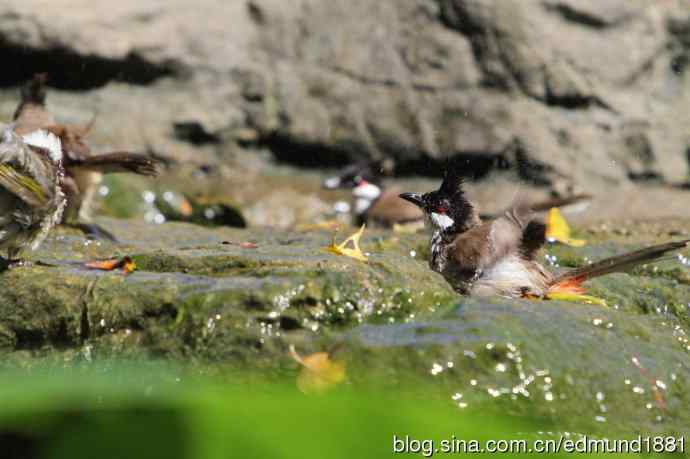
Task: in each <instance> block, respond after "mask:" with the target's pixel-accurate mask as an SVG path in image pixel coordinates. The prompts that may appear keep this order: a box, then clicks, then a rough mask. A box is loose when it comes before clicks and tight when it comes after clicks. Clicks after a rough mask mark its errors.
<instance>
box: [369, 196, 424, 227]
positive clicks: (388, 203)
mask: <svg viewBox="0 0 690 459" xmlns="http://www.w3.org/2000/svg"><path fill="white" fill-rule="evenodd" d="M366 216H367V220H374V221H376V222H378V223H380V224H382V225H386V226H393V224H395V223H407V222H413V221H418V220H422V219H423V218H424V214H423V213H422V211H421V210H420V209H419V207H417V206H415V205H414V204H412V203H409V202H407V201H405V200H404V199H402V198H400V197H399V196H398V193H397V192H396V191H393V190H386V191H384V192H383V194H382V195H381V197H380V198H379V199H377V200H376V202H374V203H373V204H372V205H371V207H370V208H369V210H367V213H366Z"/></svg>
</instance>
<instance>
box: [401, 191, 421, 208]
mask: <svg viewBox="0 0 690 459" xmlns="http://www.w3.org/2000/svg"><path fill="white" fill-rule="evenodd" d="M399 196H400V197H401V198H402V199H404V200H405V201H409V202H411V203H412V204H414V205H415V206H417V207H424V200H423V199H422V195H421V194H418V193H402V194H401V195H399Z"/></svg>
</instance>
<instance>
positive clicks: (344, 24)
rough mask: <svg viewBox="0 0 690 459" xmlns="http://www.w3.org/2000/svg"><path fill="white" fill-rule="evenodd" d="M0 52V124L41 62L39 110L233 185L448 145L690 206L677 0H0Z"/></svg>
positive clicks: (413, 156)
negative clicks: (45, 78) (45, 88)
mask: <svg viewBox="0 0 690 459" xmlns="http://www.w3.org/2000/svg"><path fill="white" fill-rule="evenodd" d="M0 59H1V60H2V62H3V66H2V67H3V70H2V72H0V87H1V88H2V89H1V91H0V101H1V103H0V114H1V115H2V118H3V121H8V120H9V119H10V117H11V114H12V111H13V109H14V106H15V104H16V101H17V88H18V85H20V84H21V83H22V82H24V81H25V80H26V79H27V78H29V77H30V76H31V75H32V74H33V73H34V72H38V71H40V72H47V73H48V74H49V75H50V85H51V86H52V87H53V88H54V90H53V92H52V93H51V94H50V95H49V103H50V106H51V109H52V110H53V111H54V112H55V113H56V114H57V117H58V119H60V120H62V121H69V122H86V121H88V120H89V119H91V117H92V116H93V115H94V114H96V115H97V124H96V128H95V131H94V135H93V136H92V141H94V142H95V143H97V144H99V145H103V146H117V147H129V148H135V149H144V148H146V149H148V150H149V151H150V152H154V153H156V154H158V155H159V156H162V157H164V158H168V159H169V160H171V161H172V162H174V163H175V164H178V165H182V166H186V167H187V168H188V169H187V171H189V170H190V169H189V168H191V170H193V171H194V172H196V173H201V174H213V173H216V174H219V177H220V178H222V179H226V180H233V179H234V180H237V181H239V182H236V183H241V182H242V180H243V179H244V180H247V177H248V175H247V171H248V170H256V169H257V168H259V169H260V168H261V165H262V164H264V163H265V160H266V159H275V160H277V161H278V162H280V163H289V164H291V165H296V166H302V167H304V166H306V167H338V166H341V165H343V164H346V163H348V162H350V161H352V160H357V159H361V158H378V157H383V156H385V157H393V158H395V159H396V160H397V172H398V173H399V174H408V175H409V174H413V175H414V174H423V175H432V176H433V175H436V176H437V175H439V173H440V171H441V168H442V164H443V161H444V160H445V158H446V157H447V156H455V157H458V158H459V159H460V160H461V164H464V165H465V166H466V172H467V175H468V176H470V177H473V178H477V179H483V178H486V177H487V176H490V177H494V178H496V177H498V178H501V179H503V178H505V179H506V180H508V181H509V182H514V181H516V179H520V180H521V183H523V184H524V183H526V184H527V185H522V186H527V187H529V186H533V187H536V188H535V189H538V190H542V192H544V193H546V192H555V193H559V194H567V193H568V192H570V191H571V190H575V191H583V190H584V191H588V192H594V194H595V195H596V194H599V195H600V196H601V195H603V194H604V193H605V194H606V196H607V200H605V201H607V202H606V203H602V202H601V200H600V202H599V203H596V201H595V205H594V213H593V215H594V216H597V217H600V216H601V214H604V215H605V216H608V214H610V213H611V212H614V213H615V212H616V209H620V208H621V207H625V205H624V204H626V203H627V205H628V206H633V207H634V208H635V209H636V212H638V213H641V214H640V215H652V216H655V215H668V214H671V215H678V214H681V215H686V216H687V215H688V214H689V213H690V211H688V206H687V202H688V196H690V194H688V192H687V191H683V187H685V188H687V185H688V179H689V176H690V169H689V168H690V166H689V162H690V134H689V133H688V126H689V125H690V115H689V114H688V109H687V107H688V106H689V105H690V81H689V80H688V78H689V77H688V75H687V68H688V65H689V63H690V1H688V0H658V1H642V0H639V1H631V0H606V1H599V0H526V1H522V0H521V1H519V2H518V1H499V0H398V1H395V2H381V1H379V0H333V1H320V0H292V1H285V0H234V1H225V0H199V1H197V2H189V1H186V0H158V1H147V2H139V1H132V0H121V1H118V2H108V1H105V0H95V1H94V0H69V1H67V0H52V1H50V2H46V1H38V0H36V1H23V0H7V1H4V2H2V5H0ZM269 153H270V154H269ZM199 171H200V172H199ZM500 181H501V180H499V182H500ZM485 182H486V183H495V182H496V181H495V180H494V181H485ZM496 186H497V185H495V184H493V185H490V186H489V185H487V187H485V188H484V190H485V191H484V192H481V190H482V187H481V183H480V186H479V188H478V189H479V190H480V192H478V195H479V196H480V198H479V199H480V200H483V202H488V203H489V205H490V206H491V204H492V202H493V201H494V200H495V195H496V194H497V191H496V190H497V189H498V190H501V189H502V188H496ZM511 186H512V188H513V189H514V188H515V185H511ZM240 188H242V186H240ZM283 189H284V191H285V192H287V193H291V194H292V198H293V200H294V199H297V201H298V202H300V203H301V204H302V207H308V206H312V207H314V208H318V209H319V210H320V211H321V210H323V206H321V205H320V204H322V203H319V202H317V201H318V199H313V197H310V196H305V195H300V196H298V197H297V198H295V195H296V194H299V193H298V192H295V191H294V190H289V187H284V188H283ZM263 197H264V199H263V201H264V202H267V201H266V200H267V199H269V198H268V197H266V196H263ZM234 198H235V199H236V200H239V201H240V202H242V201H246V202H255V201H257V200H258V198H259V197H258V196H247V195H246V193H245V194H242V193H240V194H239V195H237V193H236V195H235V196H234ZM611 198H614V199H611ZM612 203H613V204H612ZM635 203H637V205H634V204H635ZM607 204H608V205H607ZM597 206H598V207H597ZM269 207H270V205H269ZM249 213H250V220H251V221H253V222H255V223H281V221H280V219H279V218H272V217H262V216H257V217H256V218H253V219H252V217H251V214H252V212H251V210H250V212H249ZM255 214H257V215H258V214H259V213H257V212H255ZM293 220H294V219H293Z"/></svg>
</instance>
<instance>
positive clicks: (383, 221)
mask: <svg viewBox="0 0 690 459" xmlns="http://www.w3.org/2000/svg"><path fill="white" fill-rule="evenodd" d="M392 169H393V163H392V161H390V160H375V161H363V162H359V163H356V164H352V165H350V166H348V167H346V168H345V169H344V170H343V171H342V172H341V173H340V174H338V175H334V176H332V177H329V178H327V179H325V180H324V181H323V183H322V185H323V188H326V189H329V190H334V189H346V190H348V189H349V190H351V191H352V203H351V205H350V212H351V216H352V224H354V225H356V226H361V225H362V224H364V223H366V224H367V225H369V226H380V227H383V228H392V227H393V226H394V225H405V224H414V223H419V222H423V220H424V213H422V211H421V210H420V209H419V208H418V207H417V206H414V205H411V204H410V203H409V202H406V201H405V200H403V199H400V197H399V196H398V195H399V194H400V191H401V190H399V189H396V188H387V187H386V186H385V185H384V184H383V181H382V176H383V175H384V174H388V173H390V172H392Z"/></svg>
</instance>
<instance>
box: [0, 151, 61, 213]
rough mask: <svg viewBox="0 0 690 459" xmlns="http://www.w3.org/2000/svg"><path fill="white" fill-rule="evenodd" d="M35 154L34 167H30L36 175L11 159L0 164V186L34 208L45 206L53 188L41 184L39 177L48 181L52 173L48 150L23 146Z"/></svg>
mask: <svg viewBox="0 0 690 459" xmlns="http://www.w3.org/2000/svg"><path fill="white" fill-rule="evenodd" d="M23 148H29V149H31V150H33V152H34V153H35V154H36V156H35V158H36V163H35V167H34V168H32V170H34V172H35V173H36V174H38V176H34V175H33V174H32V173H31V172H29V171H28V170H26V168H24V167H21V166H20V165H19V163H18V162H15V161H12V162H7V163H3V164H0V186H2V187H3V188H5V189H6V190H7V191H9V192H10V193H12V194H14V195H15V196H17V197H18V198H19V199H21V200H22V201H24V202H25V203H27V204H28V205H30V206H32V207H36V208H42V207H45V206H47V205H48V204H49V203H50V201H51V199H52V198H53V190H52V188H50V187H46V186H42V185H41V181H42V179H41V177H40V176H43V179H44V181H46V182H47V181H49V179H50V178H52V177H49V176H50V175H52V173H51V171H52V168H51V165H50V164H49V162H50V159H49V155H50V153H49V152H48V150H45V149H43V148H39V147H34V146H24V147H23Z"/></svg>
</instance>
